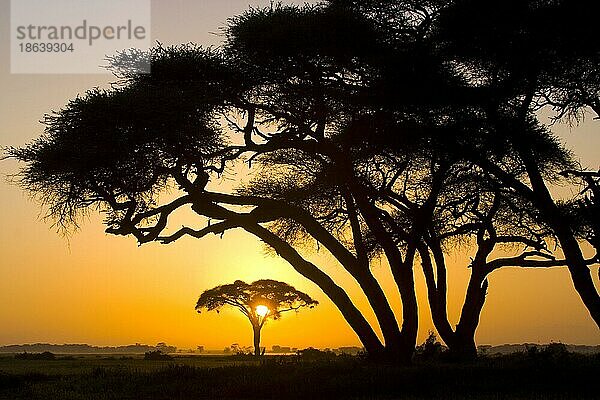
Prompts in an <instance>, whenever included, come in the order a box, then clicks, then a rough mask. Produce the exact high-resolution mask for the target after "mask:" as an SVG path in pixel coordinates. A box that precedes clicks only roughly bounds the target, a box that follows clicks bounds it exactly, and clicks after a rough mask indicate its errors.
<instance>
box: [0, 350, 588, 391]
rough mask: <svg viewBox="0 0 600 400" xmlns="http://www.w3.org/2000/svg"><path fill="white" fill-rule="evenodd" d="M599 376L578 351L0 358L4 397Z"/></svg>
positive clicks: (551, 384)
mask: <svg viewBox="0 0 600 400" xmlns="http://www.w3.org/2000/svg"><path fill="white" fill-rule="evenodd" d="M598 376H600V357H598V356H582V355H575V354H561V355H558V356H555V355H553V356H548V357H546V356H544V357H540V356H535V357H532V356H531V355H527V354H516V355H511V356H501V357H488V358H484V359H482V360H479V361H477V362H475V363H471V364H466V365H465V364H450V363H444V362H441V361H431V360H430V361H424V360H421V361H417V362H415V364H414V365H413V366H409V367H401V366H393V365H381V364H371V363H368V362H366V361H364V360H361V359H358V358H351V357H338V358H334V359H326V360H325V359H324V360H316V361H315V360H312V361H311V360H301V359H297V358H294V357H265V359H264V360H263V361H255V360H253V359H251V358H248V357H232V356H229V357H227V356H201V357H198V356H197V357H192V356H190V357H176V358H174V359H173V360H170V361H148V360H144V359H142V358H140V357H137V358H136V357H124V358H120V357H119V356H112V357H103V356H76V357H72V358H67V359H65V358H62V359H61V358H60V357H59V358H58V359H56V360H16V359H14V357H11V356H1V357H0V399H11V400H12V399H61V400H62V399H65V400H70V399H73V400H79V399H92V400H96V399H103V400H105V399H149V400H154V399H165V400H166V399H335V398H339V399H430V398H433V399H598V398H600V389H599V386H598Z"/></svg>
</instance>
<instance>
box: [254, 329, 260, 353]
mask: <svg viewBox="0 0 600 400" xmlns="http://www.w3.org/2000/svg"><path fill="white" fill-rule="evenodd" d="M260 328H261V327H260V325H252V331H253V333H254V355H255V356H256V357H259V356H260Z"/></svg>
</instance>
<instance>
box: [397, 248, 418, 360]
mask: <svg viewBox="0 0 600 400" xmlns="http://www.w3.org/2000/svg"><path fill="white" fill-rule="evenodd" d="M414 256H415V251H414V249H413V250H410V249H409V251H408V254H407V255H406V258H405V260H404V262H403V263H402V264H401V265H400V266H398V267H396V270H397V271H396V272H395V273H394V274H393V275H394V278H395V280H396V285H397V286H398V291H399V292H400V297H401V299H402V334H401V335H402V338H401V341H400V348H399V354H398V357H399V358H400V362H402V363H410V360H411V359H412V356H413V354H414V352H415V347H416V345H417V332H418V329H419V308H418V304H417V293H416V291H415V280H414V275H413V261H414Z"/></svg>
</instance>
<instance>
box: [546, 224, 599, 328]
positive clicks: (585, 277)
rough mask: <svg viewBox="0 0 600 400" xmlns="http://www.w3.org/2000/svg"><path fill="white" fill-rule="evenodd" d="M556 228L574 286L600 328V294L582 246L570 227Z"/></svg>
mask: <svg viewBox="0 0 600 400" xmlns="http://www.w3.org/2000/svg"><path fill="white" fill-rule="evenodd" d="M556 230H557V237H558V241H559V242H560V246H561V249H562V251H563V254H564V256H565V259H566V260H567V264H568V269H569V273H570V274H571V280H572V281H573V286H574V287H575V290H576V291H577V293H578V294H579V297H581V300H582V301H583V304H584V305H585V307H586V308H587V309H588V311H589V313H590V315H591V316H592V319H593V320H594V322H596V325H598V327H599V328H600V295H599V294H598V290H597V289H596V287H595V286H594V281H593V280H592V272H591V270H590V268H589V267H588V265H587V264H586V262H585V258H584V257H583V254H582V253H581V248H580V247H579V244H578V243H577V240H576V239H575V237H574V236H573V234H571V232H570V229H569V228H566V227H559V228H558V229H556ZM565 231H566V232H565Z"/></svg>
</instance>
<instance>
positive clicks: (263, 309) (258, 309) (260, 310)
mask: <svg viewBox="0 0 600 400" xmlns="http://www.w3.org/2000/svg"><path fill="white" fill-rule="evenodd" d="M268 313H269V307H267V306H263V305H259V306H256V314H258V315H259V316H261V317H263V318H264V316H265V315H267V314H268Z"/></svg>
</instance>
